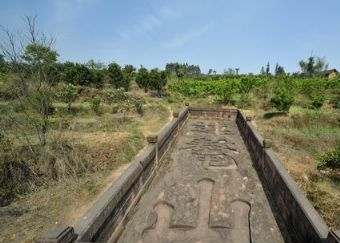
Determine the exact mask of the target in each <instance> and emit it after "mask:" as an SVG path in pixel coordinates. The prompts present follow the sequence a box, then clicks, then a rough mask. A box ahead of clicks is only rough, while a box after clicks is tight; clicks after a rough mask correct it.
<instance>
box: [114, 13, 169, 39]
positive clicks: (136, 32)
mask: <svg viewBox="0 0 340 243" xmlns="http://www.w3.org/2000/svg"><path fill="white" fill-rule="evenodd" d="M162 25H163V21H162V20H161V19H160V18H159V17H158V16H156V15H154V14H152V15H147V16H144V17H143V18H142V19H141V20H140V21H139V22H138V23H137V24H136V25H135V26H132V27H131V28H129V29H127V30H126V31H124V32H122V33H120V37H121V38H122V39H123V40H129V39H132V38H134V37H137V36H140V35H142V34H144V33H146V32H150V31H153V30H155V29H157V28H160V27H161V26H162Z"/></svg>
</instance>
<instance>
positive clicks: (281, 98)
mask: <svg viewBox="0 0 340 243" xmlns="http://www.w3.org/2000/svg"><path fill="white" fill-rule="evenodd" d="M293 101H294V98H293V96H292V95H290V94H289V92H288V91H287V90H285V89H279V90H278V91H276V92H275V93H274V96H273V97H272V98H271V99H270V103H271V104H272V106H273V107H275V108H276V109H277V110H278V111H282V112H289V109H290V107H291V106H292V104H293Z"/></svg>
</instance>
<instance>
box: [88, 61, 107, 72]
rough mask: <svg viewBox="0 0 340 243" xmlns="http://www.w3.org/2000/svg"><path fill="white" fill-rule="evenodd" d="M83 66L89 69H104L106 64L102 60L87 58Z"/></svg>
mask: <svg viewBox="0 0 340 243" xmlns="http://www.w3.org/2000/svg"><path fill="white" fill-rule="evenodd" d="M85 66H86V67H87V68H89V69H93V70H104V69H106V66H105V64H104V63H103V62H96V61H94V60H93V59H91V60H89V61H88V62H87V63H86V64H85Z"/></svg>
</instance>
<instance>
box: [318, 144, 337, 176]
mask: <svg viewBox="0 0 340 243" xmlns="http://www.w3.org/2000/svg"><path fill="white" fill-rule="evenodd" d="M319 159H320V163H319V164H318V169H319V170H322V169H325V168H331V169H340V141H338V142H337V143H336V144H335V146H334V149H333V150H332V151H330V152H327V153H325V154H323V155H321V156H320V158H319Z"/></svg>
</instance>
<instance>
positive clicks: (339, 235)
mask: <svg viewBox="0 0 340 243" xmlns="http://www.w3.org/2000/svg"><path fill="white" fill-rule="evenodd" d="M327 243H340V230H331V231H330V232H329V234H328V237H327Z"/></svg>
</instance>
